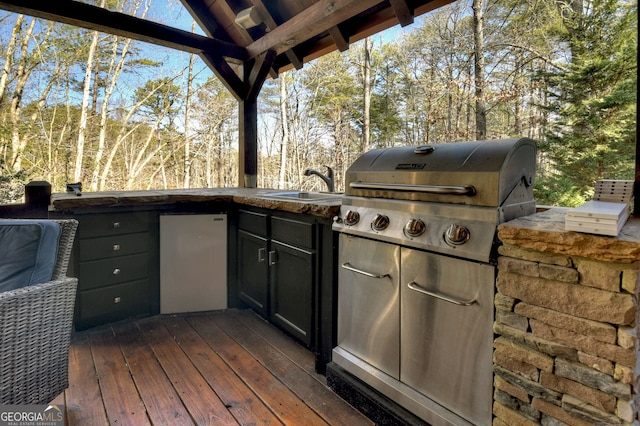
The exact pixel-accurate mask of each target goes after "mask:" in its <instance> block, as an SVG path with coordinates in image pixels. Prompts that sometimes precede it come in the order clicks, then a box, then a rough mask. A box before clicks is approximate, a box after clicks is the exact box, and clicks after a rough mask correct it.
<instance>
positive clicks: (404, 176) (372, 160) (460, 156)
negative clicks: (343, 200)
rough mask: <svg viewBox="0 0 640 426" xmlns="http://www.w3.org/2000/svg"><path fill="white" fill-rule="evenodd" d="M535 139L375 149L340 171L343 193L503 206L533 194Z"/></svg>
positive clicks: (531, 196) (520, 200) (530, 197)
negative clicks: (512, 199) (343, 184)
mask: <svg viewBox="0 0 640 426" xmlns="http://www.w3.org/2000/svg"><path fill="white" fill-rule="evenodd" d="M535 166H536V145H535V142H534V141H533V140H531V139H529V138H514V139H502V140H489V141H473V142H459V143H449V144H437V145H422V146H417V147H416V146H413V147H411V146H409V147H396V148H386V149H375V150H372V151H369V152H366V153H365V154H363V155H362V156H360V157H359V158H358V159H357V160H356V161H355V162H354V163H353V164H352V165H351V167H349V169H348V170H347V172H346V174H345V185H346V190H345V195H350V196H356V197H375V198H391V199H398V200H414V201H431V202H442V203H453V204H469V205H477V206H493V207H499V206H502V205H503V203H505V201H506V200H507V199H508V198H510V196H511V198H513V195H512V194H513V193H514V192H517V198H518V202H526V201H530V200H533V180H534V175H535Z"/></svg>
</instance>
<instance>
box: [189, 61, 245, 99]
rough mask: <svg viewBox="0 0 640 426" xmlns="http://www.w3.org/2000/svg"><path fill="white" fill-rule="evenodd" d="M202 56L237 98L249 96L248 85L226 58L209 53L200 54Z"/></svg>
mask: <svg viewBox="0 0 640 426" xmlns="http://www.w3.org/2000/svg"><path fill="white" fill-rule="evenodd" d="M200 57H201V58H202V60H203V61H204V62H205V63H206V64H207V65H208V66H209V68H211V70H212V71H213V73H214V74H215V75H216V77H218V78H219V79H220V81H221V82H222V84H224V86H225V87H226V88H227V90H229V92H231V94H232V95H233V96H234V97H235V98H236V99H237V100H241V99H244V98H246V97H247V92H248V85H247V84H246V83H245V82H243V81H242V80H241V79H240V77H238V74H236V72H235V71H234V70H233V68H231V66H230V65H229V63H228V62H227V61H225V60H224V58H222V57H220V56H218V55H210V54H207V53H202V54H200Z"/></svg>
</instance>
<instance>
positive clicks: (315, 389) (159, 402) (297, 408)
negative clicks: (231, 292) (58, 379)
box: [53, 310, 372, 426]
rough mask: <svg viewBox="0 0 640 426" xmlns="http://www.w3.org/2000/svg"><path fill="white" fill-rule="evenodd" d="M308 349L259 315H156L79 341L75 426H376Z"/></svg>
mask: <svg viewBox="0 0 640 426" xmlns="http://www.w3.org/2000/svg"><path fill="white" fill-rule="evenodd" d="M313 366H314V358H313V354H311V353H310V352H309V351H308V350H306V349H305V348H304V347H302V346H300V345H299V344H297V343H295V342H294V341H292V340H291V339H290V338H289V337H287V336H286V335H284V334H283V333H281V332H280V331H279V330H277V329H275V328H274V327H272V326H270V325H268V324H267V323H265V322H264V321H263V320H262V319H260V318H259V317H258V316H256V315H255V314H254V313H252V312H251V311H239V310H229V311H224V312H216V313H209V314H191V315H178V316H156V317H152V318H144V319H137V320H131V321H126V322H120V323H116V324H112V325H109V326H103V327H98V328H95V329H91V330H86V331H82V332H77V333H75V335H74V337H73V341H72V347H71V352H70V371H69V380H70V385H69V388H68V389H67V390H66V391H65V392H64V393H63V394H61V395H60V396H59V397H58V398H57V399H56V400H55V401H53V402H54V403H56V404H64V405H65V408H66V418H67V422H68V424H69V425H91V426H97V425H120V426H124V425H135V426H141V425H151V424H152V425H172V426H173V425H193V424H197V425H216V426H217V425H231V424H233V425H237V424H242V425H258V424H286V425H305V426H306V425H325V424H330V425H350V426H357V425H371V424H372V423H371V422H370V421H369V420H368V419H366V418H365V417H364V416H362V415H361V414H360V413H359V412H357V411H356V410H355V409H354V408H352V407H351V406H350V405H348V404H347V403H346V402H344V401H343V400H342V399H340V398H339V397H338V396H337V395H335V394H334V393H333V392H332V391H331V390H330V389H329V388H327V387H326V385H325V383H324V380H323V379H324V377H323V376H321V375H318V374H316V373H315V372H314V367H313Z"/></svg>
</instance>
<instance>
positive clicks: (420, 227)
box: [402, 219, 427, 238]
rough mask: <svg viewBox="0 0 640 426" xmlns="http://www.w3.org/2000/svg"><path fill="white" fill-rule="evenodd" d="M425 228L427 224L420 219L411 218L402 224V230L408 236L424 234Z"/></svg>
mask: <svg viewBox="0 0 640 426" xmlns="http://www.w3.org/2000/svg"><path fill="white" fill-rule="evenodd" d="M426 230H427V225H425V224H424V222H423V221H421V220H420V219H411V220H409V222H407V223H406V224H405V225H404V228H403V229H402V232H404V235H405V236H407V237H408V238H415V237H419V236H420V235H422V234H424V231H426Z"/></svg>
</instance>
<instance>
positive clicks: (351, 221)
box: [344, 210, 360, 226]
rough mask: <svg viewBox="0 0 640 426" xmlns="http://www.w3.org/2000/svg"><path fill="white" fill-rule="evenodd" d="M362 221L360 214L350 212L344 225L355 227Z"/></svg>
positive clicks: (345, 218)
mask: <svg viewBox="0 0 640 426" xmlns="http://www.w3.org/2000/svg"><path fill="white" fill-rule="evenodd" d="M359 221H360V213H358V212H354V211H353V210H348V211H347V214H346V215H344V224H345V225H347V226H353V225H355V224H356V223H358V222H359Z"/></svg>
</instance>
